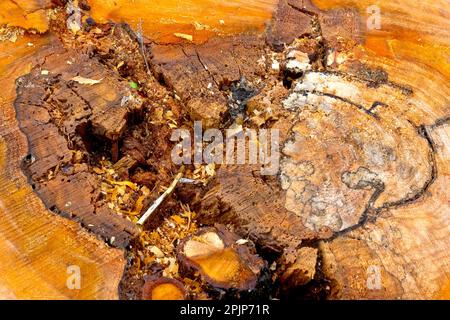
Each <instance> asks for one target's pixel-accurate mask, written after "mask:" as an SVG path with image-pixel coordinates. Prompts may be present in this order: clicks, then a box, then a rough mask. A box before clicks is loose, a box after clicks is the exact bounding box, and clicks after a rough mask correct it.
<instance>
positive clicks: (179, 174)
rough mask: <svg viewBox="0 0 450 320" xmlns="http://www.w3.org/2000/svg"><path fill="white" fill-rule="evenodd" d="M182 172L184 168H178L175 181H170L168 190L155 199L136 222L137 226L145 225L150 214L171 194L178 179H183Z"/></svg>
mask: <svg viewBox="0 0 450 320" xmlns="http://www.w3.org/2000/svg"><path fill="white" fill-rule="evenodd" d="M183 172H184V166H182V167H181V168H180V171H179V172H178V174H177V175H176V176H175V179H174V180H173V181H172V183H171V184H170V186H169V188H167V190H166V191H164V193H163V194H162V195H161V196H160V197H159V198H158V199H156V201H155V202H154V203H153V204H152V205H151V207H150V208H148V210H147V211H146V212H145V213H144V215H143V216H142V217H141V218H140V219H139V221H138V222H137V224H138V225H143V224H144V223H145V221H147V219H148V218H149V217H150V216H151V215H152V213H153V212H154V211H155V210H156V209H157V208H158V207H159V205H160V204H161V203H162V202H163V201H164V199H165V198H166V197H167V196H168V195H170V194H171V193H172V192H173V190H174V189H175V187H176V186H177V183H178V181H180V179H181V178H182V177H183Z"/></svg>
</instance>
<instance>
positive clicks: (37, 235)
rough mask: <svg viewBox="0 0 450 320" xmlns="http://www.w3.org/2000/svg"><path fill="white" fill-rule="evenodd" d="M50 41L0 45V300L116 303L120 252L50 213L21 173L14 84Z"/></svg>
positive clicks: (23, 147)
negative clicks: (75, 284) (75, 274)
mask: <svg viewBox="0 0 450 320" xmlns="http://www.w3.org/2000/svg"><path fill="white" fill-rule="evenodd" d="M53 40H54V39H53V38H52V37H50V36H45V37H37V36H26V37H23V38H21V39H20V40H18V41H17V42H16V43H14V44H13V43H9V42H2V43H0V52H1V54H0V70H1V71H0V72H1V74H2V77H1V79H0V85H1V87H2V93H1V96H0V98H1V100H0V105H1V108H0V119H1V122H0V136H1V138H0V215H1V220H0V251H1V252H2V254H1V256H0V273H1V275H2V276H1V277H0V297H1V298H8V299H9V298H11V299H12V298H16V299H69V298H71V299H115V298H117V296H118V292H117V286H118V282H119V279H120V277H121V273H122V271H123V268H124V259H123V252H122V251H120V250H116V249H111V248H109V247H108V246H107V245H105V243H104V242H103V241H100V240H97V239H96V238H94V237H93V236H91V235H89V234H87V233H86V231H84V230H83V229H82V228H81V226H79V225H78V224H77V223H75V222H72V221H69V220H67V219H64V218H62V217H59V216H57V215H55V214H53V213H51V212H49V211H48V210H47V209H46V208H45V207H44V205H43V204H42V202H41V200H40V199H39V198H38V197H37V195H36V194H35V193H34V192H33V190H32V189H31V186H30V185H29V184H28V182H27V180H26V178H25V176H24V175H23V174H22V171H21V169H20V163H21V161H22V159H23V158H24V157H25V156H26V154H27V148H28V146H27V141H26V139H25V137H24V135H23V134H22V133H21V132H20V130H19V128H18V124H17V121H16V118H15V110H14V106H13V102H14V99H15V96H16V91H15V90H16V88H15V82H14V79H16V78H18V77H19V76H21V75H23V74H25V73H27V72H29V70H30V68H31V66H32V65H33V64H35V63H36V61H35V57H37V56H39V54H38V51H40V50H41V51H45V48H46V46H51V43H52V41H53ZM28 43H33V46H29V45H27V44H28ZM73 265H75V266H79V268H80V271H81V287H80V289H78V290H77V289H76V290H70V289H69V288H68V287H67V285H66V281H67V279H68V277H69V276H70V274H69V273H68V272H67V268H68V267H69V266H73Z"/></svg>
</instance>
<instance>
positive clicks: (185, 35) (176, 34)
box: [173, 32, 194, 41]
mask: <svg viewBox="0 0 450 320" xmlns="http://www.w3.org/2000/svg"><path fill="white" fill-rule="evenodd" d="M173 35H174V36H175V37H178V38H182V39H184V40H188V41H192V40H194V37H193V36H192V35H190V34H185V33H177V32H176V33H174V34H173Z"/></svg>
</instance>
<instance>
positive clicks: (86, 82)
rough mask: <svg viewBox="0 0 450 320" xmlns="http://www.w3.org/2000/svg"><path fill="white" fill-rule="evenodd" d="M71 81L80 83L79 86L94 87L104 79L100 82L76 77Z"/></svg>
mask: <svg viewBox="0 0 450 320" xmlns="http://www.w3.org/2000/svg"><path fill="white" fill-rule="evenodd" d="M70 80H72V81H75V82H78V83H79V84H86V85H90V86H92V85H94V84H98V83H100V82H102V80H103V78H102V79H100V80H94V79H88V78H84V77H80V76H76V77H73V78H72V79H70Z"/></svg>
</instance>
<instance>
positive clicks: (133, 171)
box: [0, 0, 450, 299]
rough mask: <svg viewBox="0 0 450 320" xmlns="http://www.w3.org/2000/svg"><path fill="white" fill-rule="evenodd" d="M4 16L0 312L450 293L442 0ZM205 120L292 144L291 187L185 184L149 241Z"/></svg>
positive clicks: (247, 178)
mask: <svg viewBox="0 0 450 320" xmlns="http://www.w3.org/2000/svg"><path fill="white" fill-rule="evenodd" d="M0 12H1V13H0V52H1V53H0V72H1V76H0V84H1V85H2V89H3V90H2V94H1V96H0V104H1V109H0V119H1V121H0V182H1V183H0V215H1V217H2V219H0V249H1V252H2V254H1V255H0V262H1V263H0V272H1V274H2V277H1V279H0V296H1V297H4V298H19V299H42V298H54V299H61V298H62V299H64V298H75V299H83V298H87V299H92V298H94V299H95V298H97V299H116V298H118V297H119V294H118V286H119V282H120V281H122V283H124V282H125V286H124V287H127V288H131V289H130V290H131V291H133V290H134V291H133V292H132V293H129V292H128V293H127V295H126V296H124V295H121V296H120V297H121V298H126V297H138V298H144V299H149V298H151V299H156V298H163V299H169V298H177V299H178V298H186V297H187V296H188V294H187V293H186V292H196V294H197V295H198V296H202V297H203V296H205V297H209V298H217V297H221V296H224V295H220V294H219V295H217V294H211V295H209V296H208V294H206V293H205V294H204V295H203V291H205V292H207V291H208V290H210V291H211V289H212V291H214V290H215V291H216V292H218V291H221V290H222V291H224V292H227V293H229V292H231V291H233V290H234V291H233V292H244V291H247V290H256V289H255V288H257V287H258V284H259V283H260V282H261V281H262V280H263V281H264V283H265V285H264V286H265V287H264V290H263V291H261V294H262V295H263V297H265V298H269V297H276V298H278V297H279V298H283V299H380V298H381V299H383V298H384V299H386V298H388V299H436V298H439V299H448V298H449V297H450V282H449V281H448V278H449V272H450V271H449V270H448V264H449V255H448V252H450V250H449V248H450V240H449V239H450V237H449V221H450V219H449V218H450V199H449V194H448V190H447V189H448V188H447V186H448V185H449V183H450V181H449V179H450V172H449V168H450V164H449V159H450V146H449V141H450V140H449V136H450V131H449V130H450V124H449V119H450V104H449V98H448V97H449V96H450V87H449V85H448V83H449V79H450V69H449V64H448V55H449V53H450V49H449V46H450V44H449V42H448V40H447V39H449V38H450V34H449V31H448V30H450V23H449V19H448V15H449V13H448V4H447V3H446V2H445V1H421V2H417V1H413V0H402V1H400V2H392V1H387V0H386V1H384V0H383V1H378V2H377V4H376V5H375V6H374V5H373V3H372V2H371V1H368V0H364V1H353V0H303V1H301V0H289V1H286V0H279V1H277V0H269V1H263V0H251V1H246V2H243V1H241V0H233V1H228V2H227V3H222V2H219V1H215V0H214V1H200V2H199V1H178V0H173V1H172V0H171V1H165V2H164V3H161V4H158V5H156V6H149V5H148V3H147V2H146V1H145V0H136V1H128V0H114V1H112V0H111V1H110V0H108V1H100V0H73V1H37V0H33V1H26V3H25V1H11V0H5V1H2V2H1V4H0ZM186 12H189V14H188V15H187V14H186ZM194 121H202V124H203V127H204V128H217V129H219V130H222V132H223V131H224V130H225V129H233V130H239V128H241V127H244V128H251V129H254V130H259V129H272V130H273V129H277V130H279V137H280V162H279V170H278V171H277V172H276V174H275V175H272V176H265V175H263V174H262V172H261V169H262V168H261V166H259V165H253V164H248V165H230V164H225V163H224V164H222V165H220V166H219V165H218V166H216V167H215V168H214V169H213V168H211V167H208V166H201V165H200V166H198V167H195V166H188V168H187V170H186V175H187V176H186V177H185V178H186V179H185V181H184V182H183V183H179V185H178V186H177V187H176V188H175V191H174V192H173V194H171V195H169V196H168V197H167V199H165V201H164V202H163V203H162V204H161V205H160V207H159V208H158V209H157V211H155V213H154V214H153V215H152V217H151V219H150V220H149V221H147V223H146V224H144V226H143V227H142V228H139V227H137V225H136V222H137V219H138V218H139V217H140V216H141V215H142V214H143V213H144V212H145V210H146V209H147V208H148V207H150V205H151V204H152V202H154V201H155V200H156V199H157V198H158V197H159V196H160V195H161V194H162V193H163V192H164V191H165V188H166V187H167V186H168V185H169V184H170V183H171V181H172V180H173V177H174V176H175V175H176V174H177V172H178V166H177V165H176V164H174V163H173V161H172V159H171V151H172V148H173V145H174V142H173V141H171V139H170V137H171V133H172V129H175V128H183V129H187V130H188V131H192V128H193V122H194ZM200 180H201V181H200ZM199 181H200V182H199ZM202 182H205V184H203V183H202ZM206 182H207V183H206ZM180 203H182V205H180ZM191 209H192V211H191ZM176 212H182V215H180V216H176V218H173V217H174V214H175V213H176ZM169 218H170V219H171V220H170V219H169ZM169 220H170V221H169ZM216 223H220V224H222V225H225V226H226V227H223V226H222V227H214V225H215V224H216ZM200 224H204V225H206V226H205V227H202V228H198V226H199V225H200ZM173 225H174V226H175V227H173ZM164 228H165V229H164ZM161 229H164V230H166V231H167V230H176V234H174V235H173V234H171V236H172V238H170V239H165V238H164V235H161V233H158V230H161ZM241 240H242V241H244V242H246V241H250V242H252V243H254V244H255V247H254V248H252V247H251V246H250V247H248V245H247V244H241V245H240V244H238V243H237V241H238V242H239V241H241ZM150 243H151V244H152V246H150ZM246 243H247V242H246ZM112 247H115V248H112ZM155 248H161V249H155ZM124 255H126V256H127V257H128V259H127V261H128V263H125V259H124V258H123V257H124ZM176 258H178V259H176ZM211 261H212V262H211ZM224 263H225V265H223V264H224ZM217 265H223V266H224V268H226V270H229V272H228V273H227V274H226V275H225V274H221V273H220V272H217V271H218V270H217ZM124 267H125V272H124V271H123V270H124ZM266 267H267V268H266ZM178 268H179V269H180V270H179V271H178ZM155 270H158V272H156V271H155ZM161 270H164V271H161ZM161 272H162V273H164V275H161ZM179 272H180V273H181V274H180V273H179ZM148 273H150V276H152V275H153V276H155V278H151V279H150V278H149V279H150V280H149V279H147V280H148V281H147V282H146V283H145V284H144V282H145V281H144V275H145V274H147V275H148ZM195 273H197V274H198V275H199V278H200V280H198V281H197V278H198V277H195V276H192V275H193V274H195ZM19 275H20V276H19ZM23 275H25V276H23ZM156 275H157V277H156ZM181 275H183V276H181ZM184 275H186V278H185V277H184ZM78 276H79V279H78ZM269 276H270V277H269ZM227 277H228V278H227ZM174 278H175V279H178V280H173V279H174ZM130 279H131V280H130ZM78 280H81V281H80V283H79V284H80V285H79V286H78V284H77V281H78ZM266 283H269V284H268V287H266ZM142 292H144V293H143V295H142V294H141V293H142Z"/></svg>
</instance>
